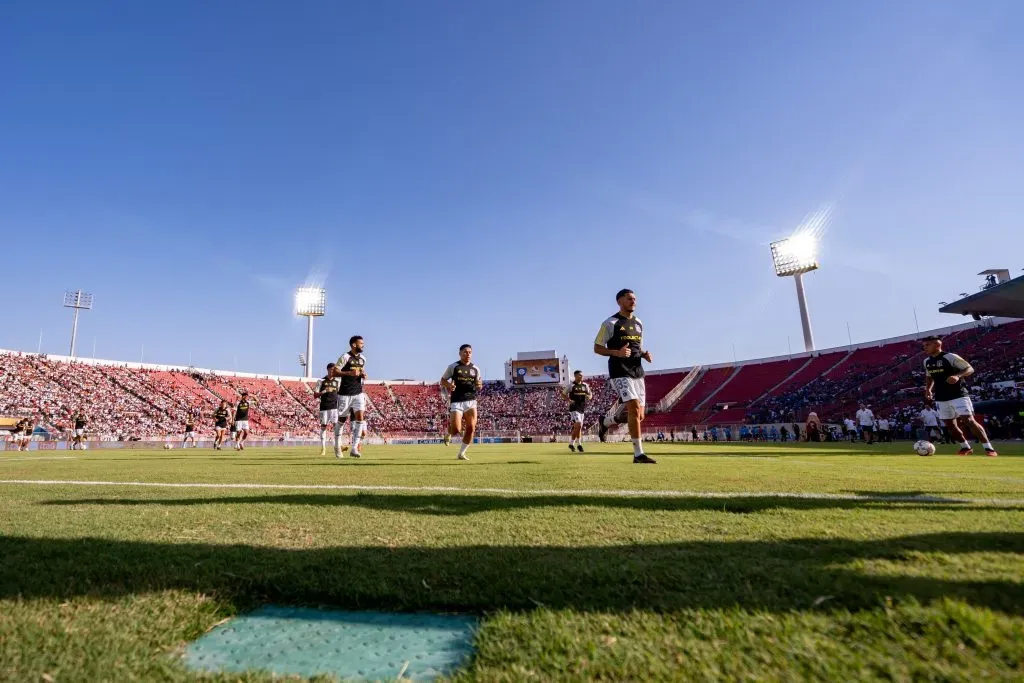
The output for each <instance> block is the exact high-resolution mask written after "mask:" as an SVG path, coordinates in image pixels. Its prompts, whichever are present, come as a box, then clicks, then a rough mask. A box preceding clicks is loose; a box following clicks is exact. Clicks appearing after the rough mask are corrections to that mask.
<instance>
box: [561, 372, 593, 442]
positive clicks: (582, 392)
mask: <svg viewBox="0 0 1024 683" xmlns="http://www.w3.org/2000/svg"><path fill="white" fill-rule="evenodd" d="M572 377H573V382H572V384H570V385H569V388H568V390H566V392H565V394H564V395H565V400H566V401H568V402H569V420H570V421H571V422H572V436H571V437H570V440H569V450H570V451H573V452H574V453H575V452H576V451H579V452H580V453H582V452H583V441H582V440H581V439H582V437H583V418H584V416H585V415H586V412H587V402H588V401H590V399H591V397H592V396H593V394H592V393H591V391H590V385H589V384H587V383H586V382H584V381H583V371H582V370H577V371H576V372H574V373H572Z"/></svg>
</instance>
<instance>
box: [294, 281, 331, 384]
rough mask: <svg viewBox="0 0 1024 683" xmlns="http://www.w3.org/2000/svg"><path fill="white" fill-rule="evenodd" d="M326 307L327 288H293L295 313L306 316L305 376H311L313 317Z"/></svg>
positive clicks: (320, 313) (316, 316)
mask: <svg viewBox="0 0 1024 683" xmlns="http://www.w3.org/2000/svg"><path fill="white" fill-rule="evenodd" d="M326 308H327V290H325V289H324V288H323V287H299V288H298V289H296V290H295V314H296V315H302V316H305V317H306V358H305V360H306V363H305V365H306V377H312V376H313V318H319V317H321V316H322V315H323V314H324V311H325V310H326Z"/></svg>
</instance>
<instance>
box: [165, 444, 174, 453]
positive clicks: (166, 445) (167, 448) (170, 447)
mask: <svg viewBox="0 0 1024 683" xmlns="http://www.w3.org/2000/svg"><path fill="white" fill-rule="evenodd" d="M172 448H174V446H172V445H171V444H169V443H165V444H164V450H165V451H169V450H171V449H172Z"/></svg>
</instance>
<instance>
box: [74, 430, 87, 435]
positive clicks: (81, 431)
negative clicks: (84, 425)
mask: <svg viewBox="0 0 1024 683" xmlns="http://www.w3.org/2000/svg"><path fill="white" fill-rule="evenodd" d="M75 436H85V430H84V429H76V430H75Z"/></svg>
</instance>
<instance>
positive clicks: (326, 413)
mask: <svg viewBox="0 0 1024 683" xmlns="http://www.w3.org/2000/svg"><path fill="white" fill-rule="evenodd" d="M320 424H322V425H336V424H338V409H337V408H331V409H330V410H321V411H320Z"/></svg>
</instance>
